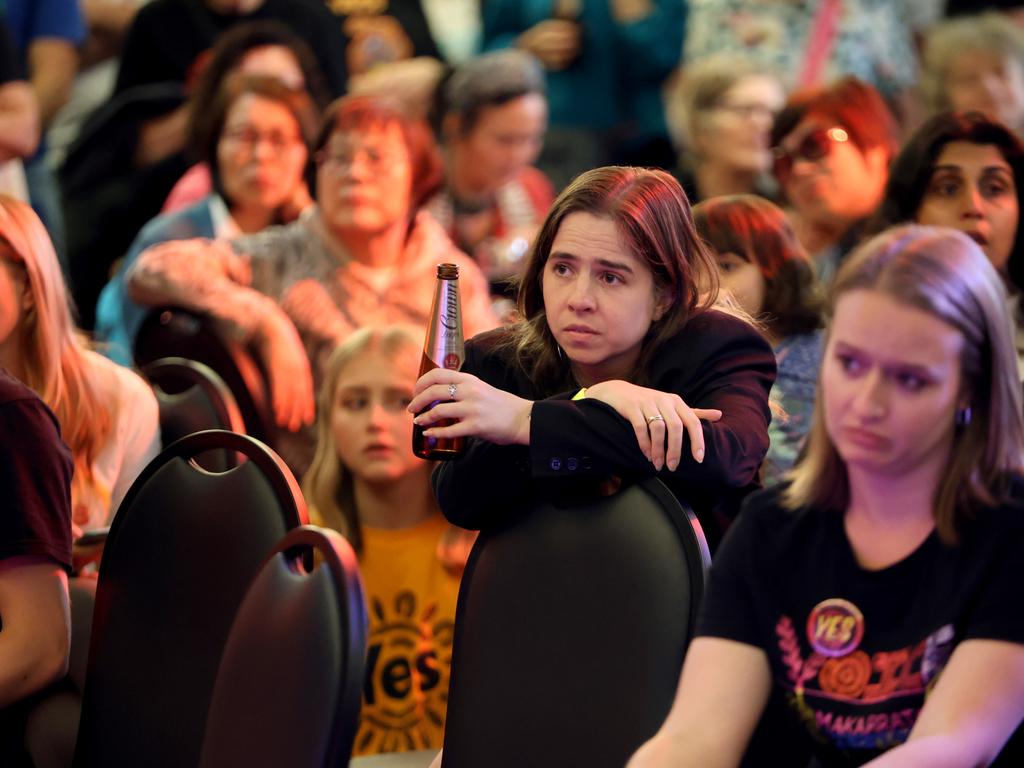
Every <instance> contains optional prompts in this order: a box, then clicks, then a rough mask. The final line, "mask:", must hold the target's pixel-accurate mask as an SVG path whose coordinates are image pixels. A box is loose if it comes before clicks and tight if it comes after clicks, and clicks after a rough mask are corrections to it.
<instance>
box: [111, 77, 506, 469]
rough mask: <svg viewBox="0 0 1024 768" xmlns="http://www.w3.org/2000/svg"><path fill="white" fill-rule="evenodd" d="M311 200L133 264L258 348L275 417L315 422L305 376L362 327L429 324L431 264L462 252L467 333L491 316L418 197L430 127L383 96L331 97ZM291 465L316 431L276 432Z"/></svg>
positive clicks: (425, 191) (432, 152)
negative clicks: (249, 230)
mask: <svg viewBox="0 0 1024 768" xmlns="http://www.w3.org/2000/svg"><path fill="white" fill-rule="evenodd" d="M314 147H315V158H316V205H315V206H314V207H313V208H312V209H311V210H310V211H309V212H308V214H307V215H304V216H302V217H300V218H299V219H298V220H297V221H295V222H292V223H291V224H286V225H283V226H277V227H270V228H268V229H265V230H263V231H262V232H259V233H257V234H254V235H247V236H241V237H235V238H232V239H230V240H226V239H218V240H204V239H194V240H184V241H176V242H171V243H164V244H161V245H158V246H155V247H153V248H150V249H148V250H147V251H145V252H144V253H143V254H142V256H141V257H140V258H139V260H138V262H137V263H136V264H135V266H134V267H133V268H132V269H131V271H130V272H129V273H128V286H129V292H130V295H131V296H132V298H133V299H135V300H137V301H139V302H140V303H143V304H149V305H155V304H177V305H180V306H183V307H186V308H189V309H192V310H196V311H199V312H205V313H207V314H209V315H210V316H211V317H213V318H214V319H215V320H216V321H217V322H218V323H219V324H220V325H221V326H222V327H223V328H224V330H225V332H227V333H230V334H232V335H234V336H235V337H236V338H239V339H241V340H243V341H245V342H247V343H249V344H251V345H252V347H253V348H254V350H255V352H256V354H257V356H258V357H259V359H260V361H261V362H262V363H263V365H264V368H265V370H266V372H267V376H268V379H269V384H270V392H271V399H272V403H273V410H274V414H275V417H276V420H277V423H278V425H279V426H280V427H282V428H283V429H284V430H286V431H287V432H296V431H298V430H299V429H301V428H302V427H304V426H308V425H309V424H311V423H312V420H313V415H314V413H313V412H314V398H313V387H314V377H316V378H317V379H318V380H319V378H320V374H321V372H322V367H323V365H324V363H325V362H326V357H327V355H329V354H330V351H331V350H332V349H333V348H334V347H335V346H336V345H337V344H338V342H340V341H343V340H344V339H345V338H346V337H347V336H348V335H349V334H350V333H351V332H352V331H354V330H356V329H357V328H360V327H362V326H364V325H388V324H392V323H411V324H413V325H417V326H420V327H423V328H425V327H426V325H427V321H428V318H429V317H430V303H431V299H432V297H433V285H434V282H435V280H436V276H435V273H436V268H437V264H438V263H439V262H451V263H454V264H458V265H459V267H460V271H459V284H460V288H461V290H462V302H463V317H464V325H465V332H466V335H467V336H471V335H473V334H474V333H478V332H480V331H482V330H487V329H489V328H493V327H494V326H495V325H497V321H496V319H495V317H494V314H493V312H492V310H491V307H490V301H489V297H488V290H487V281H486V280H485V279H484V276H483V274H482V273H481V271H480V269H479V267H477V265H476V263H475V262H473V261H472V260H471V259H470V258H469V257H467V256H466V255H465V254H463V253H462V252H461V251H459V250H458V249H456V248H455V246H454V245H452V242H451V240H449V239H448V236H447V235H446V234H445V233H444V230H443V229H442V228H441V227H440V225H439V224H438V223H437V222H436V221H435V220H434V219H433V218H432V217H431V216H430V214H428V213H427V212H426V211H421V210H419V207H420V205H421V204H422V203H423V201H424V200H426V199H427V198H428V197H429V196H430V195H431V194H432V193H433V192H434V191H436V190H437V188H438V185H439V184H440V183H441V178H442V170H441V162H440V158H439V155H438V152H437V147H436V145H435V144H434V140H433V136H432V135H431V132H430V129H429V127H427V125H426V124H425V123H424V122H423V121H422V120H417V119H412V118H409V117H407V116H406V115H405V114H404V113H403V112H402V110H401V108H400V107H399V106H398V105H397V104H396V103H394V102H391V101H389V100H387V99H385V98H382V97H375V96H355V97H346V98H342V99H339V100H338V101H336V102H334V103H333V104H332V105H331V106H330V107H328V109H327V112H326V115H325V118H324V121H323V124H322V126H321V129H320V132H319V135H318V137H317V140H316V142H315V145H314ZM275 447H277V448H278V449H279V450H280V451H281V452H282V455H284V457H285V459H286V460H287V461H289V463H290V464H291V465H292V466H293V467H295V468H297V469H298V470H299V471H300V472H301V471H302V470H304V469H305V467H306V466H307V465H308V463H309V459H310V458H311V454H312V447H313V441H312V435H311V434H308V433H304V434H302V435H299V436H298V437H297V438H295V439H294V440H292V439H290V438H288V437H287V436H286V435H284V434H283V435H281V439H280V440H279V441H277V442H276V444H275Z"/></svg>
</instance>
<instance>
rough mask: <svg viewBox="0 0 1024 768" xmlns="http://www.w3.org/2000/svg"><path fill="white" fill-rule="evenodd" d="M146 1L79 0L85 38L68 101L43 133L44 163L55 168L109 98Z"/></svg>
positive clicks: (80, 48)
mask: <svg viewBox="0 0 1024 768" xmlns="http://www.w3.org/2000/svg"><path fill="white" fill-rule="evenodd" d="M146 2H148V0H82V2H81V3H80V7H81V11H82V15H83V17H84V21H85V26H86V37H85V40H84V42H83V43H82V45H81V46H80V47H79V50H78V55H79V66H78V74H77V75H76V76H75V81H74V83H73V84H72V87H71V93H70V95H69V96H68V101H67V103H66V104H65V105H64V106H63V107H61V109H60V110H59V111H58V112H57V114H56V115H54V117H53V120H51V121H50V124H49V127H48V130H47V132H46V144H47V152H46V163H47V165H49V166H50V167H51V168H57V167H59V166H60V164H61V163H62V162H63V161H64V157H65V156H66V155H67V151H68V148H69V147H70V145H71V143H72V142H74V140H75V139H76V138H78V134H79V132H80V131H81V129H82V126H83V125H84V124H85V121H86V119H87V118H88V117H89V115H90V114H91V113H92V112H93V110H95V109H97V108H98V107H99V106H100V105H101V104H103V103H104V102H105V101H106V100H107V99H109V98H110V94H111V93H113V91H114V80H115V79H116V78H117V67H118V63H119V62H120V56H121V46H122V45H123V44H124V37H125V34H126V33H127V32H128V28H129V27H130V26H131V23H132V21H133V20H134V19H135V14H136V13H137V12H138V10H139V8H140V7H141V6H142V5H143V4H144V3H146Z"/></svg>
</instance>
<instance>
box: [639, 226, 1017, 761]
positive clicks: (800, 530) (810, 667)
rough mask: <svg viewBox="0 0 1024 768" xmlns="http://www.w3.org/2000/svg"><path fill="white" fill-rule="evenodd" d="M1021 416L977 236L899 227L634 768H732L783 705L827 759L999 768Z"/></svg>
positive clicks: (1009, 687) (734, 552)
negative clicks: (787, 466) (798, 443)
mask: <svg viewBox="0 0 1024 768" xmlns="http://www.w3.org/2000/svg"><path fill="white" fill-rule="evenodd" d="M1021 408H1022V406H1021V389H1020V383H1019V380H1018V379H1017V371H1016V358H1015V354H1014V349H1013V343H1012V333H1011V323H1010V318H1009V316H1008V314H1007V310H1006V305H1005V301H1004V297H1003V288H1002V283H1001V281H1000V279H999V277H998V275H997V274H996V272H995V271H994V270H993V269H992V267H991V265H990V264H989V262H988V260H987V259H986V258H985V255H984V254H983V253H982V251H981V249H980V248H979V247H978V246H977V244H976V243H974V242H973V241H972V240H971V239H970V238H968V237H967V236H966V235H963V234H961V233H958V232H954V231H952V230H946V229H933V228H922V227H901V228H898V229H893V230H889V231H887V232H885V233H883V234H881V235H879V236H878V237H877V238H875V239H873V240H871V241H869V242H868V243H867V244H865V245H863V246H862V247H861V248H860V249H859V250H858V251H856V252H855V253H854V254H853V255H851V257H850V258H849V260H848V261H847V263H846V264H844V266H843V267H842V268H841V270H840V272H839V274H838V277H837V280H836V284H835V286H834V289H833V306H832V315H831V318H830V325H829V329H828V341H827V345H826V350H825V356H824V361H823V365H822V373H821V379H820V384H819V393H818V401H817V405H816V411H815V419H814V425H813V427H812V429H811V432H810V435H809V438H808V445H807V452H806V456H805V457H804V458H803V459H802V461H801V462H799V463H798V464H797V466H796V467H795V468H794V469H793V470H792V472H791V473H790V474H789V475H788V480H789V482H788V483H787V484H785V485H783V486H781V487H778V488H775V489H770V490H767V491H764V492H762V493H759V494H756V495H754V496H752V497H750V498H749V499H748V500H747V503H746V504H745V506H744V510H743V512H742V513H741V514H740V516H739V519H738V520H737V522H736V523H735V524H734V526H733V528H732V529H731V530H730V532H729V535H728V536H727V538H726V540H725V542H723V544H722V547H721V549H720V550H719V554H718V557H717V558H716V561H715V563H714V565H713V566H712V570H711V578H710V585H709V591H708V594H707V595H706V597H705V603H704V608H703V616H702V618H701V623H700V627H699V630H698V635H699V636H698V638H697V639H696V640H695V641H694V643H693V645H692V646H691V647H690V650H689V653H688V655H687V658H686V662H685V664H684V668H683V674H682V678H681V680H680V685H679V692H678V695H677V698H676V702H675V704H674V706H673V709H672V711H671V713H670V714H669V717H668V720H667V722H666V723H665V725H664V726H663V727H662V729H661V730H660V731H659V733H658V734H657V735H656V736H655V737H654V738H653V739H652V740H651V741H650V742H648V743H647V744H646V745H645V746H644V747H643V748H642V749H641V750H640V751H639V752H638V753H637V755H636V756H635V757H634V758H633V761H632V762H631V763H630V768H650V767H651V766H673V768H677V767H680V766H690V765H693V766H701V767H702V768H707V767H708V766H735V765H738V764H739V763H740V760H741V758H742V756H743V754H744V751H745V749H746V746H747V744H748V742H749V740H750V738H751V734H752V733H753V731H754V728H755V725H756V724H757V722H758V718H759V717H760V716H761V714H762V712H763V710H765V707H766V705H767V704H768V702H769V697H771V699H772V701H773V702H778V703H780V704H781V705H782V707H783V708H784V709H785V710H786V711H788V712H789V714H790V715H792V716H793V721H792V722H793V723H794V724H797V725H798V727H799V728H800V732H801V733H802V734H803V737H795V738H794V741H797V742H799V741H803V742H805V743H806V744H807V745H808V746H810V747H811V749H813V751H814V753H815V756H816V757H817V759H818V761H819V763H820V764H821V765H823V766H848V765H862V764H865V763H870V765H872V766H876V767H877V768H882V766H931V767H935V766H979V765H988V764H990V763H991V762H992V761H993V760H994V759H995V758H996V756H997V754H998V753H999V752H1000V750H1001V749H1002V748H1003V745H1004V743H1005V742H1006V740H1007V739H1008V738H1009V737H1010V735H1011V733H1012V732H1013V731H1014V729H1015V728H1017V726H1018V725H1019V723H1020V722H1021V718H1022V717H1024V614H1022V612H1021V611H1020V605H1019V604H1020V599H1019V595H1020V584H1021V579H1022V575H1024V574H1022V569H1021V566H1020V553H1021V552H1022V551H1024V511H1022V509H1021V504H1022V502H1024V485H1022V483H1021V477H1020V474H1019V473H1020V470H1021V467H1022V464H1024V418H1022V410H1021ZM777 764H788V763H777Z"/></svg>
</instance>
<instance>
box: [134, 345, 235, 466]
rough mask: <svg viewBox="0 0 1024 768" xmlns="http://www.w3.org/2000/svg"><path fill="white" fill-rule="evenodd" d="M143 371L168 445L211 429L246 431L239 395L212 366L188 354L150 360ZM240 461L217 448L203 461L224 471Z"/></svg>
mask: <svg viewBox="0 0 1024 768" xmlns="http://www.w3.org/2000/svg"><path fill="white" fill-rule="evenodd" d="M142 373H143V375H144V376H145V377H146V378H147V379H148V380H149V383H150V385H151V386H152V387H153V394H154V395H155V396H156V401H157V404H158V405H159V407H160V438H161V441H162V442H163V444H164V445H170V444H171V443H173V442H175V441H177V440H180V439H181V438H183V437H185V436H186V435H191V434H192V433H194V432H202V431H204V430H207V429H226V430H229V431H231V432H238V433H240V434H245V421H244V420H243V419H242V412H241V411H240V410H238V403H237V402H235V396H234V395H232V394H231V390H230V389H228V387H227V384H225V383H224V380H223V379H222V378H221V377H220V376H218V375H217V373H216V372H215V371H214V370H213V369H212V368H210V366H208V365H204V364H203V363H199V362H196V361H195V360H188V359H186V358H184V357H163V358H160V359H159V360H154V361H153V362H152V363H147V364H146V366H145V367H144V368H143V369H142ZM236 463H237V462H236V459H235V454H233V453H231V452H230V451H217V452H215V453H213V454H210V455H207V456H204V457H202V461H200V464H201V466H202V467H203V468H204V469H208V470H210V471H211V472H223V471H224V470H226V469H228V468H230V467H233V466H235V464H236Z"/></svg>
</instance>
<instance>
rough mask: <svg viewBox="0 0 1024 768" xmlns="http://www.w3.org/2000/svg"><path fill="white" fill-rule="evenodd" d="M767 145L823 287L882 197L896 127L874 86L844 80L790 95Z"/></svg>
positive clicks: (796, 228)
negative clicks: (770, 144) (771, 152)
mask: <svg viewBox="0 0 1024 768" xmlns="http://www.w3.org/2000/svg"><path fill="white" fill-rule="evenodd" d="M772 146H773V150H772V151H773V153H774V164H773V172H774V174H775V178H776V180H777V181H778V183H779V188H780V190H781V192H782V196H783V198H784V200H785V201H786V204H787V213H788V214H789V217H790V222H791V223H792V225H793V229H794V231H795V232H796V234H797V237H798V238H799V240H800V242H801V243H802V244H803V246H804V248H806V249H807V252H808V253H810V254H811V258H812V259H813V260H814V263H815V266H816V269H817V272H818V276H819V278H820V279H821V280H822V281H823V282H824V283H826V284H827V283H829V282H831V280H832V278H833V276H834V275H835V273H836V270H837V268H838V266H839V263H840V261H841V260H842V258H843V257H844V256H845V255H846V253H847V252H848V251H849V250H850V249H851V248H852V247H853V246H854V245H855V244H856V243H857V241H858V239H859V238H860V235H861V232H860V227H861V225H862V223H863V221H864V220H865V219H866V218H867V217H868V216H870V215H871V214H872V213H873V212H874V210H875V208H876V207H877V206H878V203H879V201H880V200H881V199H882V191H883V190H884V188H885V183H886V180H887V179H888V168H889V161H890V160H891V159H892V156H893V155H894V154H895V152H896V148H897V126H896V121H895V119H894V118H893V116H892V113H891V112H890V111H889V108H888V107H887V106H886V105H885V102H884V101H883V100H882V97H881V96H880V95H879V94H878V92H877V91H876V90H875V89H874V88H872V87H871V86H870V85H867V84H866V83H863V82H861V81H860V80H857V79H856V78H852V77H846V78H843V79H841V80H838V81H836V82H835V83H834V84H832V85H830V86H828V87H826V88H818V89H811V90H804V91H799V92H797V93H794V94H793V95H792V96H790V98H789V100H788V101H787V102H786V106H785V107H784V108H783V110H782V112H781V113H780V114H779V116H778V118H776V120H775V125H774V126H773V127H772Z"/></svg>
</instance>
